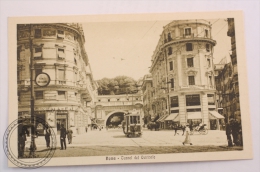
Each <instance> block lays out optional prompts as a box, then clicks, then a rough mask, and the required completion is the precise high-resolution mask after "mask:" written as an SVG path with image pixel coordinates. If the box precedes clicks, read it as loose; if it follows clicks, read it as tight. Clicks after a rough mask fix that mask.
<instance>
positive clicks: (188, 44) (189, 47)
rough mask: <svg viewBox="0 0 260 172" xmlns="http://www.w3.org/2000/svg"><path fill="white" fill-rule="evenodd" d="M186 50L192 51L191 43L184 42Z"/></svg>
mask: <svg viewBox="0 0 260 172" xmlns="http://www.w3.org/2000/svg"><path fill="white" fill-rule="evenodd" d="M186 51H192V43H186Z"/></svg>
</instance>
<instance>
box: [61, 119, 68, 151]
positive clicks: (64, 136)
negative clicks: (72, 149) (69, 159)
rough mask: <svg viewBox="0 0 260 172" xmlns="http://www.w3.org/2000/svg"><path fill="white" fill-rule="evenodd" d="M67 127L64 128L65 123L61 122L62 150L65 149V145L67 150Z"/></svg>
mask: <svg viewBox="0 0 260 172" xmlns="http://www.w3.org/2000/svg"><path fill="white" fill-rule="evenodd" d="M66 134H67V132H66V128H64V125H63V124H61V128H60V146H61V148H60V149H61V150H63V146H64V148H65V150H66Z"/></svg>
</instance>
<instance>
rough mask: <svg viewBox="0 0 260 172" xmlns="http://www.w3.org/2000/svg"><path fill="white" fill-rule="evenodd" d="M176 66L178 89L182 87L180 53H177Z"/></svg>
mask: <svg viewBox="0 0 260 172" xmlns="http://www.w3.org/2000/svg"><path fill="white" fill-rule="evenodd" d="M177 64H178V82H179V87H181V86H182V59H181V53H179V52H177Z"/></svg>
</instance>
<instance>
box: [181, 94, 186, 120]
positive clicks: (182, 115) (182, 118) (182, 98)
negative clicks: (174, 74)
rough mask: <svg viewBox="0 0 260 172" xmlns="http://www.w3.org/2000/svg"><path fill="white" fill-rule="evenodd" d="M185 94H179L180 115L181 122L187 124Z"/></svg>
mask: <svg viewBox="0 0 260 172" xmlns="http://www.w3.org/2000/svg"><path fill="white" fill-rule="evenodd" d="M185 102H186V101H185V95H184V94H183V95H182V94H180V95H179V115H180V124H186V123H187V117H186V114H187V113H186V104H185Z"/></svg>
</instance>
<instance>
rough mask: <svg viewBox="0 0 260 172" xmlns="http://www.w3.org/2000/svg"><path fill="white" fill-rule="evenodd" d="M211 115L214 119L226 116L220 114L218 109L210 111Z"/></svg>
mask: <svg viewBox="0 0 260 172" xmlns="http://www.w3.org/2000/svg"><path fill="white" fill-rule="evenodd" d="M209 113H210V115H211V116H213V119H224V118H225V117H224V116H222V115H220V114H219V113H218V112H216V111H209Z"/></svg>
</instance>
